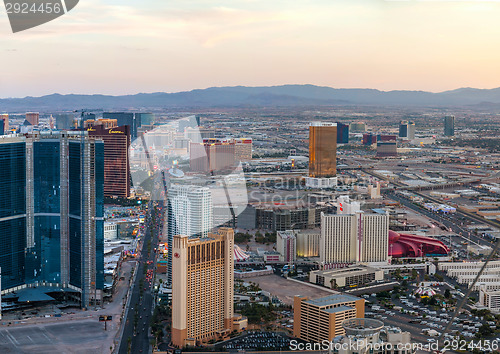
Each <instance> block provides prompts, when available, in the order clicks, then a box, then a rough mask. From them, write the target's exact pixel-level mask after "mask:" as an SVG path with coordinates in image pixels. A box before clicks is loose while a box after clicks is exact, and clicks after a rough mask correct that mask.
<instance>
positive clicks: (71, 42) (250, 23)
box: [0, 0, 500, 97]
mask: <svg viewBox="0 0 500 354" xmlns="http://www.w3.org/2000/svg"><path fill="white" fill-rule="evenodd" d="M499 11H500V5H499V4H498V3H496V2H428V1H426V2H418V1H417V2H409V1H408V2H398V1H365V0H360V1H356V2H352V1H350V2H348V1H336V2H335V3H330V2H326V1H320V0H317V1H313V2H307V3H306V2H298V3H293V4H291V3H289V2H284V1H275V2H272V3H270V2H263V1H243V0H241V1H233V2H228V1H219V2H217V3H210V4H208V3H207V2H203V1H194V2H189V3H185V2H182V3H181V2H179V1H174V2H169V3H158V2H154V1H151V0H150V1H144V2H141V4H140V5H137V4H136V3H132V2H131V1H125V2H120V3H118V2H117V1H111V2H106V3H104V1H102V0H94V1H88V2H81V3H80V4H79V5H78V6H77V7H75V9H73V10H72V11H71V12H70V13H68V14H66V15H65V16H62V17H61V18H59V19H57V20H54V21H51V22H50V23H47V24H45V25H43V26H39V27H37V28H34V29H31V30H28V31H24V32H21V33H17V34H12V33H11V30H10V26H9V24H8V21H7V16H6V14H5V12H0V13H1V15H0V16H3V19H4V20H3V21H0V23H1V24H0V49H1V50H2V52H3V56H2V57H3V58H2V59H3V63H4V66H5V67H8V68H10V69H9V70H8V71H7V72H6V74H5V75H3V77H2V78H1V79H0V87H1V88H2V89H1V90H0V97H24V96H40V95H44V94H50V93H54V92H58V93H61V94H65V93H102V94H115V95H116V94H130V93H135V92H157V91H165V92H178V91H186V90H191V89H196V88H206V87H213V86H233V85H248V86H256V85H280V84H287V83H297V84H306V83H307V84H309V83H311V84H317V85H323V86H331V87H344V88H364V87H369V88H375V89H380V90H399V89H408V90H428V91H431V92H438V91H445V90H450V89H455V88H460V87H478V88H494V87H498V86H500V84H499V83H500V77H499V75H498V74H496V71H495V68H496V63H497V62H498V59H499V57H500V52H499V51H497V50H495V49H492V47H491V43H493V42H495V40H496V39H498V37H499V36H500V30H499V29H498V26H496V19H497V18H498V13H499ZM422 23H425V24H426V26H422V25H421V24H422ZM34 57H36V58H37V62H36V65H34V64H33V60H32V58H34ZM199 58H203V60H202V61H200V59H199ZM366 58H370V60H366ZM41 67H43V68H44V70H40V68H41ZM276 68H279V70H276Z"/></svg>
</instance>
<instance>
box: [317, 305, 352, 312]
mask: <svg viewBox="0 0 500 354" xmlns="http://www.w3.org/2000/svg"><path fill="white" fill-rule="evenodd" d="M353 309H354V308H353V307H350V306H344V305H342V306H337V307H332V308H330V309H325V310H324V311H325V312H328V313H337V312H344V311H350V310H353Z"/></svg>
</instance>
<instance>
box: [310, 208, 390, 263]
mask: <svg viewBox="0 0 500 354" xmlns="http://www.w3.org/2000/svg"><path fill="white" fill-rule="evenodd" d="M388 247H389V216H388V215H387V214H367V213H364V212H359V211H358V212H355V213H352V214H336V215H335V214H334V215H325V214H324V213H322V214H321V238H320V261H321V262H322V263H323V264H326V263H386V262H387V260H388Z"/></svg>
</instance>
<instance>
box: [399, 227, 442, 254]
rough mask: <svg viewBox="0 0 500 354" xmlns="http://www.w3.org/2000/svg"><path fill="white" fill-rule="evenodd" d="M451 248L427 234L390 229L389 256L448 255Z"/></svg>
mask: <svg viewBox="0 0 500 354" xmlns="http://www.w3.org/2000/svg"><path fill="white" fill-rule="evenodd" d="M449 252H450V250H449V249H448V247H446V246H445V245H444V243H442V242H441V241H438V240H435V239H433V238H430V237H426V236H417V235H409V234H402V233H398V232H396V231H392V230H389V256H392V257H394V258H402V257H423V256H446V255H448V253H449Z"/></svg>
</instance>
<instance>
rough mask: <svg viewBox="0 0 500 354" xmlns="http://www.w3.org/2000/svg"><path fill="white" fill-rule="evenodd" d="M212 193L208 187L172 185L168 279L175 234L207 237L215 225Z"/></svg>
mask: <svg viewBox="0 0 500 354" xmlns="http://www.w3.org/2000/svg"><path fill="white" fill-rule="evenodd" d="M212 209H213V208H212V193H211V192H210V189H209V188H208V187H200V186H193V185H172V186H171V187H170V189H169V190H168V208H167V213H168V235H167V236H168V239H167V241H168V251H169V252H168V270H167V274H168V280H169V283H170V282H171V280H172V273H171V269H172V252H171V250H172V240H173V237H174V236H175V235H184V236H188V237H193V236H194V237H206V236H207V235H208V233H209V232H210V230H211V229H212V225H213V221H212V219H213V216H212Z"/></svg>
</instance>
